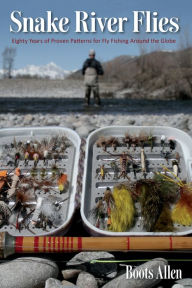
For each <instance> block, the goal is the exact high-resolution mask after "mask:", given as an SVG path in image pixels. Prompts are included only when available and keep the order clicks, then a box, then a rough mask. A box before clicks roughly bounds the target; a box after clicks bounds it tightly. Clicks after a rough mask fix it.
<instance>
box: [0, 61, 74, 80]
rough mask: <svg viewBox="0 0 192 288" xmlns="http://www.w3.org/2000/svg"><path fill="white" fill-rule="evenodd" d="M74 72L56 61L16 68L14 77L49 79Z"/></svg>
mask: <svg viewBox="0 0 192 288" xmlns="http://www.w3.org/2000/svg"><path fill="white" fill-rule="evenodd" d="M71 73H72V72H71V71H68V70H64V69H63V68H61V67H59V66H57V65H56V64H55V63H54V62H50V63H48V64H46V65H42V66H36V65H27V66H26V67H24V68H20V69H15V70H13V72H12V77H23V76H24V77H31V78H32V77H36V78H48V79H64V78H66V77H67V76H69V75H70V74H71ZM0 77H1V78H2V77H3V70H0Z"/></svg>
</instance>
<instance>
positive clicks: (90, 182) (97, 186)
mask: <svg viewBox="0 0 192 288" xmlns="http://www.w3.org/2000/svg"><path fill="white" fill-rule="evenodd" d="M165 167H166V169H165ZM156 173H159V174H158V175H160V176H159V177H162V175H165V178H163V179H162V178H161V180H162V181H164V180H166V179H167V178H166V177H167V176H168V177H169V179H174V181H173V182H174V183H173V182H171V183H173V185H175V186H176V187H178V185H177V184H175V182H177V181H179V179H181V180H182V181H186V182H191V181H192V139H191V138H190V137H189V136H188V135H187V134H186V133H184V132H182V131H180V130H178V129H175V128H169V127H157V126H154V127H147V126H143V127H137V126H127V127H120V126H119V127H117V126H111V127H105V128H101V129H98V130H96V131H94V132H92V133H91V134H90V135H89V137H88V139H87V146H86V158H85V173H84V182H83V193H82V201H81V216H82V219H83V222H84V224H85V227H86V229H87V230H88V231H89V232H90V234H92V235H95V236H130V235H133V236H147V235H157V236H158V235H165V236H168V235H185V234H189V233H192V225H191V224H192V223H191V224H190V225H181V224H178V223H173V229H171V231H169V229H167V230H166V229H165V231H161V230H158V231H153V229H149V230H147V229H146V228H145V226H144V216H143V215H142V213H141V212H142V211H141V210H142V209H143V210H144V209H145V208H146V207H144V206H145V203H144V205H143V208H141V204H140V202H139V201H138V200H136V201H135V203H134V207H135V214H134V215H135V217H134V221H133V223H132V226H131V227H130V228H129V229H126V230H124V231H116V230H115V231H114V230H113V228H112V229H111V227H113V225H112V224H113V220H114V217H115V216H114V215H115V214H114V215H113V219H112V214H110V215H109V214H108V213H111V211H108V209H109V207H108V205H109V202H107V200H106V198H107V197H106V195H107V194H105V193H106V191H108V192H109V191H111V193H112V191H114V190H113V189H114V187H115V186H116V185H119V184H122V185H125V187H126V185H127V184H125V183H126V182H127V183H130V182H132V183H137V182H138V183H142V181H143V182H144V183H145V184H146V183H149V184H150V183H151V185H148V186H149V187H152V186H153V182H150V181H151V180H152V179H153V177H154V175H157V174H156ZM176 176H177V177H176ZM163 184H164V183H163ZM164 192H165V194H164V195H165V196H166V191H164ZM119 193H121V191H119ZM117 197H121V194H119V195H117V196H116V198H117ZM156 197H157V198H158V197H159V196H158V195H156ZM178 197H179V195H178V193H177V196H176V198H177V199H174V201H173V202H175V203H176V201H178ZM104 198H105V201H104V202H103V200H104ZM158 199H159V198H158ZM113 200H114V199H113ZM150 201H153V199H152V200H151V199H150V200H149V201H148V202H146V206H147V205H148V207H151V206H150V205H151V203H149V202H150ZM154 201H155V200H154ZM173 202H172V204H171V205H170V211H172V210H173V207H174V205H175V203H173ZM103 203H104V204H103ZM107 204H108V205H107ZM100 205H101V206H102V205H103V206H102V209H103V210H104V209H105V212H103V211H100V212H99V207H100ZM159 205H160V204H159ZM126 209H127V210H128V208H126ZM157 209H158V207H157ZM110 210H111V207H110ZM127 210H126V211H123V208H122V211H119V212H118V213H122V214H123V213H124V212H125V213H126V214H129V211H127ZM148 212H150V213H151V215H150V217H149V216H148V220H149V221H151V219H153V217H154V218H155V217H156V216H155V215H153V212H152V211H148ZM114 213H115V212H114ZM130 213H131V212H130ZM154 213H155V212H154ZM116 216H117V219H116V222H118V219H121V216H119V215H118V214H117V213H116ZM145 216H146V215H145ZM118 217H119V218H118ZM122 217H123V216H122ZM127 217H128V218H129V215H128V216H127ZM166 217H167V216H166ZM99 218H100V219H99ZM150 218H151V219H150ZM109 220H110V221H109ZM111 222H112V224H111ZM111 225H112V226H111ZM117 225H118V223H117Z"/></svg>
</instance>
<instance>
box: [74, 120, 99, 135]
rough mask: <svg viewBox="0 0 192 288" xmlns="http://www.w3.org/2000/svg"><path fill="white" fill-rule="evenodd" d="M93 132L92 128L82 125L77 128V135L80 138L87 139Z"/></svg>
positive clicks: (93, 128)
mask: <svg viewBox="0 0 192 288" xmlns="http://www.w3.org/2000/svg"><path fill="white" fill-rule="evenodd" d="M93 130H95V127H94V126H92V125H89V124H88V125H86V124H84V123H82V125H81V126H80V127H78V128H77V133H78V134H79V136H80V137H87V136H88V134H89V133H90V132H92V131H93Z"/></svg>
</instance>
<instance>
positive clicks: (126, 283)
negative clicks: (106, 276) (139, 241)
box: [102, 258, 168, 288]
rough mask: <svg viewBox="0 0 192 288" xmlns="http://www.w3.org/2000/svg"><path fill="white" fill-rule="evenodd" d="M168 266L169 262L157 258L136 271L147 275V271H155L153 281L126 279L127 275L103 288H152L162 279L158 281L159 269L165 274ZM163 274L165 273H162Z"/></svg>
mask: <svg viewBox="0 0 192 288" xmlns="http://www.w3.org/2000/svg"><path fill="white" fill-rule="evenodd" d="M166 265H168V262H167V260H165V259H163V258H155V259H153V260H151V261H148V262H146V263H144V264H142V265H140V266H138V267H136V268H135V269H133V271H134V270H137V271H143V273H145V269H147V270H148V271H149V270H152V271H153V276H154V277H153V279H146V278H144V279H138V278H137V279H126V273H125V274H123V275H121V276H119V277H117V278H115V279H113V280H112V281H110V282H108V283H107V284H105V285H104V286H103V287H102V288H151V287H154V286H155V285H157V284H158V283H159V282H160V281H161V279H156V277H157V275H158V269H159V267H160V269H161V271H162V272H163V269H164V267H165V266H166ZM162 274H163V273H162Z"/></svg>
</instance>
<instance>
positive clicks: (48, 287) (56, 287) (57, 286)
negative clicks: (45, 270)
mask: <svg viewBox="0 0 192 288" xmlns="http://www.w3.org/2000/svg"><path fill="white" fill-rule="evenodd" d="M45 288H63V284H62V283H61V281H59V280H57V279H54V278H49V279H47V281H46V282H45Z"/></svg>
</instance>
